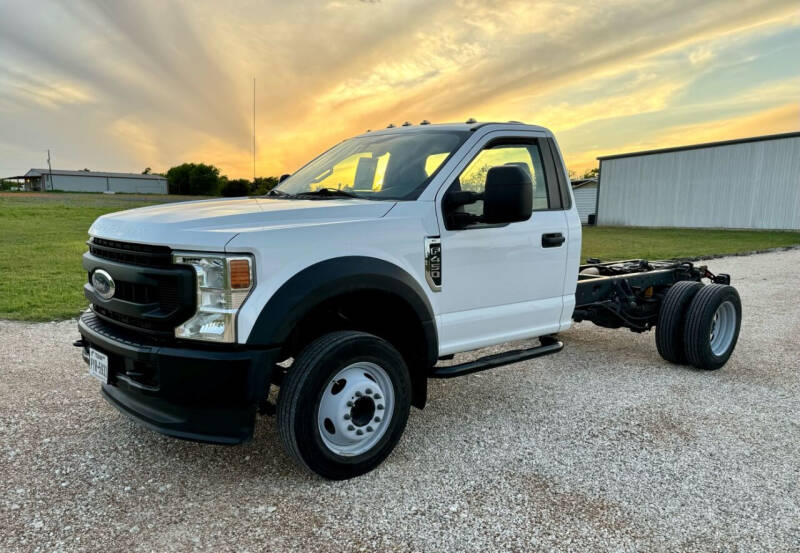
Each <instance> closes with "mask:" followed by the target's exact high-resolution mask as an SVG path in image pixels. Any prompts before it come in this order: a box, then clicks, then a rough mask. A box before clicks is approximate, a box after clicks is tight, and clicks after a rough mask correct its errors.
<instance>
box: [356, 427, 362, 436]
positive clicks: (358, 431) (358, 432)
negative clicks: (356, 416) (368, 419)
mask: <svg viewBox="0 0 800 553" xmlns="http://www.w3.org/2000/svg"><path fill="white" fill-rule="evenodd" d="M356 434H358V435H359V436H362V435H363V434H364V431H363V430H361V429H360V428H359V429H358V430H356Z"/></svg>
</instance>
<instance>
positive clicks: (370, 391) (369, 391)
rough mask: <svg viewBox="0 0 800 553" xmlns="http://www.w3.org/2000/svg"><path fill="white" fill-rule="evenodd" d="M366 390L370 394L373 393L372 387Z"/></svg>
mask: <svg viewBox="0 0 800 553" xmlns="http://www.w3.org/2000/svg"><path fill="white" fill-rule="evenodd" d="M364 391H365V392H366V393H368V394H371V393H372V388H367V389H366V390H364Z"/></svg>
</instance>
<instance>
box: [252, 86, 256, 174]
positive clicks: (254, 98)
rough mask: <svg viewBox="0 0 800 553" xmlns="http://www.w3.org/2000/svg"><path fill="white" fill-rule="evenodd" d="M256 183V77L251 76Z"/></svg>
mask: <svg viewBox="0 0 800 553" xmlns="http://www.w3.org/2000/svg"><path fill="white" fill-rule="evenodd" d="M255 185H256V78H255V77H253V186H255Z"/></svg>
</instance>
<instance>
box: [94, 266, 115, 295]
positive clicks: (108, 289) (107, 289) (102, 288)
mask: <svg viewBox="0 0 800 553" xmlns="http://www.w3.org/2000/svg"><path fill="white" fill-rule="evenodd" d="M92 286H94V289H95V291H96V292H97V293H98V294H99V295H100V297H101V298H103V299H106V300H110V299H111V298H113V297H114V291H115V289H116V285H115V284H114V279H113V278H111V275H110V274H108V273H107V272H105V271H104V270H103V269H97V270H96V271H95V272H94V273H92Z"/></svg>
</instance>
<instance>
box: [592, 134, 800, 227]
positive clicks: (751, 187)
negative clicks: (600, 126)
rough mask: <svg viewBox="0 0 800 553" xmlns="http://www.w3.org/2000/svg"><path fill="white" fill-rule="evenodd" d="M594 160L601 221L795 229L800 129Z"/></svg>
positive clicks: (799, 208) (799, 219)
mask: <svg viewBox="0 0 800 553" xmlns="http://www.w3.org/2000/svg"><path fill="white" fill-rule="evenodd" d="M598 159H599V161H600V177H599V182H598V201H597V223H598V224H599V225H621V226H639V227H687V228H688V227H692V228H740V229H776V230H800V132H792V133H785V134H775V135H768V136H756V137H751V138H741V139H738V140H727V141H724V142H711V143H705V144H694V145H691V146H682V147H677V148H666V149H662V150H650V151H645V152H634V153H628V154H618V155H610V156H604V157H600V158H598Z"/></svg>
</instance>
